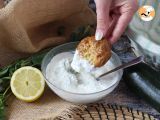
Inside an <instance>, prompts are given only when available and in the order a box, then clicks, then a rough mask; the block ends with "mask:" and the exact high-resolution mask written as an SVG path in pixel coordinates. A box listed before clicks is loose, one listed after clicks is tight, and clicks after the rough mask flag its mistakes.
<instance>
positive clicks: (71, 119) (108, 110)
mask: <svg viewBox="0 0 160 120" xmlns="http://www.w3.org/2000/svg"><path fill="white" fill-rule="evenodd" d="M56 119H57V120H66V119H67V120H156V118H154V117H153V116H151V115H149V114H147V113H143V112H140V111H137V110H133V109H131V108H126V107H122V106H117V105H110V104H107V105H104V104H103V103H101V104H91V105H89V106H88V107H86V108H85V109H84V111H82V110H81V109H72V110H70V112H67V111H66V112H65V114H63V116H59V117H57V118H56Z"/></svg>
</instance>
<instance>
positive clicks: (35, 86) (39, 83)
mask: <svg viewBox="0 0 160 120" xmlns="http://www.w3.org/2000/svg"><path fill="white" fill-rule="evenodd" d="M10 85H11V90H12V92H13V94H14V95H15V96H16V97H17V98H18V99H20V100H23V101H26V102H32V101H35V100H37V99H38V98H39V97H40V96H41V95H42V93H43V91H44V87H45V80H44V77H43V75H42V73H41V71H40V70H38V69H37V68H34V67H30V66H26V67H22V68H19V69H18V70H16V71H15V72H14V73H13V75H12V78H11V82H10Z"/></svg>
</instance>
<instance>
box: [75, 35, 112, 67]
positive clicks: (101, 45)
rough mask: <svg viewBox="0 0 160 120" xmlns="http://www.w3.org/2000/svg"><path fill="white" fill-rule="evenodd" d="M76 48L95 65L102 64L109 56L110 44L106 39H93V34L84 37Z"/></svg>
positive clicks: (99, 65)
mask: <svg viewBox="0 0 160 120" xmlns="http://www.w3.org/2000/svg"><path fill="white" fill-rule="evenodd" d="M77 50H78V52H79V54H80V56H82V57H83V58H84V59H86V60H88V61H89V62H90V64H92V65H94V66H95V67H101V66H103V65H104V64H105V63H106V62H107V61H108V60H109V59H110V57H111V45H110V43H109V41H108V40H106V39H105V38H103V39H102V40H99V41H97V40H95V36H91V37H86V38H84V39H83V40H82V41H81V42H80V43H79V45H78V47H77Z"/></svg>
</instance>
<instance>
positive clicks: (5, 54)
mask: <svg viewBox="0 0 160 120" xmlns="http://www.w3.org/2000/svg"><path fill="white" fill-rule="evenodd" d="M0 7H1V9H0V64H1V65H2V66H4V65H7V64H9V63H11V62H12V61H14V60H16V59H18V58H21V57H24V56H28V55H30V54H32V53H35V52H38V51H39V50H41V49H44V48H46V47H49V46H56V45H59V44H62V43H65V42H68V41H69V39H68V38H69V36H70V34H71V32H72V31H73V30H75V29H76V28H77V27H79V26H82V25H88V24H95V21H96V20H95V14H94V13H93V12H92V11H91V9H90V8H89V7H88V0H12V1H11V2H9V4H7V5H6V6H5V7H4V5H3V0H0ZM62 26H63V27H64V34H62V35H59V34H58V33H57V31H58V29H59V27H62ZM7 103H8V107H7V109H6V111H7V118H8V119H9V120H32V119H34V120H37V119H50V120H51V119H54V118H56V117H57V116H59V115H61V114H65V113H63V111H64V110H65V111H66V110H68V109H69V108H70V109H71V108H73V107H78V106H77V105H73V104H71V103H69V102H66V101H64V100H62V99H60V98H59V97H57V96H56V95H55V94H54V93H53V92H52V91H51V90H50V89H49V88H47V87H46V90H45V92H44V94H43V96H42V97H41V98H40V99H39V100H37V101H36V102H33V103H25V102H22V101H19V100H17V99H16V98H15V97H14V96H11V97H10V99H9V100H8V102H7Z"/></svg>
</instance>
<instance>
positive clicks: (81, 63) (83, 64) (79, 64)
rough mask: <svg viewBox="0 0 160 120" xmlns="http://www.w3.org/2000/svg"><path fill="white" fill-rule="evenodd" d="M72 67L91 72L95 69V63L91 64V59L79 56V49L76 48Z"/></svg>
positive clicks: (76, 69)
mask: <svg viewBox="0 0 160 120" xmlns="http://www.w3.org/2000/svg"><path fill="white" fill-rule="evenodd" d="M71 67H72V68H73V69H74V70H75V71H76V72H80V71H86V72H91V71H92V70H93V69H94V65H91V64H90V63H89V61H87V60H85V59H83V58H82V57H80V56H79V53H78V51H77V50H76V52H75V54H74V57H73V60H72V63H71Z"/></svg>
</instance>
